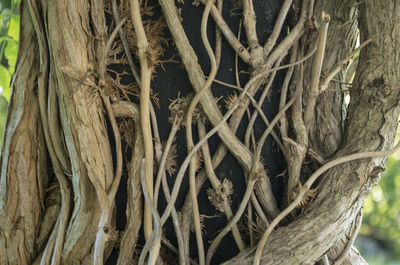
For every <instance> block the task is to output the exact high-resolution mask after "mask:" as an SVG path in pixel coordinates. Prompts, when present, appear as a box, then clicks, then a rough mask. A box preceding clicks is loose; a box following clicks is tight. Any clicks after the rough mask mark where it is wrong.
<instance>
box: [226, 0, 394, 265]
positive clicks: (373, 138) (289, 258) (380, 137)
mask: <svg viewBox="0 0 400 265" xmlns="http://www.w3.org/2000/svg"><path fill="white" fill-rule="evenodd" d="M377 10H379V11H382V12H377ZM399 13H400V8H399V5H398V3H397V1H373V0H371V1H368V0H367V1H364V2H363V3H362V4H361V10H360V33H361V42H362V41H364V40H366V39H368V38H374V39H375V41H374V43H373V44H371V45H369V46H367V47H366V48H365V50H363V51H362V52H361V57H360V62H359V67H358V70H357V74H356V77H355V83H354V84H353V87H352V89H351V102H350V108H349V116H348V119H347V120H346V127H345V134H344V137H343V140H342V143H341V145H340V147H339V148H340V149H339V151H338V152H337V154H336V155H335V156H336V157H340V156H343V155H346V154H351V153H355V152H360V151H367V150H385V149H389V148H390V147H392V145H393V141H394V136H395V131H396V128H397V117H398V115H399V96H400V94H399V85H398V84H399V81H400V68H399V65H398V63H397V62H398V59H393V57H395V58H398V53H397V52H396V49H398V47H399V45H400V41H399V38H397V36H398V34H400V31H399V28H398V26H397V25H398V23H399ZM385 160H386V158H384V157H382V158H376V159H364V160H362V161H355V162H351V163H346V164H344V165H342V166H338V167H335V168H333V169H331V170H329V171H328V172H327V173H326V174H325V176H324V178H323V181H321V183H319V185H318V190H319V194H318V196H317V198H316V199H315V201H314V202H312V204H310V205H309V206H308V207H307V208H306V210H305V212H304V213H303V214H302V215H301V216H300V217H299V218H298V219H296V220H295V221H293V222H292V223H290V224H289V225H287V226H284V227H281V228H279V229H277V230H276V231H275V232H274V233H273V234H272V235H271V237H270V239H269V240H268V243H267V245H266V248H265V249H264V252H263V257H262V264H313V263H314V262H316V261H317V260H318V259H319V258H320V257H321V256H322V255H323V254H324V253H326V252H327V251H328V250H329V249H330V248H331V247H332V246H333V245H334V244H335V242H336V241H337V240H338V239H339V238H341V236H342V235H343V234H344V233H346V231H347V229H348V228H349V227H350V226H351V223H352V222H353V220H354V218H355V216H356V215H357V213H358V212H359V211H360V209H361V207H362V203H363V202H364V199H365V197H366V196H367V195H368V193H369V192H370V190H371V189H372V187H373V186H375V185H376V184H377V183H378V181H379V178H380V174H378V175H371V172H372V171H373V169H376V168H379V167H383V166H384V164H385ZM332 213H334V214H332ZM310 250H312V251H310ZM226 264H252V256H251V251H248V252H247V253H243V255H240V256H238V257H236V258H235V259H233V260H230V261H228V262H227V263H226Z"/></svg>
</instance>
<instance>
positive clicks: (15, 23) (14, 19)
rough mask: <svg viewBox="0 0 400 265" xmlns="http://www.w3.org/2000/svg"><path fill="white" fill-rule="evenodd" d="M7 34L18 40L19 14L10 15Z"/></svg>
mask: <svg viewBox="0 0 400 265" xmlns="http://www.w3.org/2000/svg"><path fill="white" fill-rule="evenodd" d="M8 36H11V37H12V38H13V39H14V40H16V41H18V37H19V15H12V16H11V19H10V22H9V24H8Z"/></svg>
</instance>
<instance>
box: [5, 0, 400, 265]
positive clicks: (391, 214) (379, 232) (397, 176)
mask: <svg viewBox="0 0 400 265" xmlns="http://www.w3.org/2000/svg"><path fill="white" fill-rule="evenodd" d="M20 1H21V0H0V139H2V138H3V130H4V123H5V119H6V114H7V105H8V100H9V97H10V94H11V90H10V83H11V80H12V75H13V73H14V70H15V67H16V66H15V63H16V60H17V52H18V37H19V9H18V6H19V5H18V4H19V3H20ZM356 245H357V247H358V249H359V250H360V251H361V252H362V255H363V257H364V258H366V260H367V261H368V262H369V263H370V264H371V265H378V264H379V265H382V264H386V265H400V154H397V156H396V155H394V156H391V157H389V159H388V162H387V164H386V172H385V174H384V175H383V177H382V179H381V181H380V183H379V185H378V186H376V187H375V188H374V189H373V191H372V193H371V194H370V196H369V197H368V198H367V200H366V201H365V203H364V219H363V225H362V227H361V229H360V234H359V236H358V238H357V241H356Z"/></svg>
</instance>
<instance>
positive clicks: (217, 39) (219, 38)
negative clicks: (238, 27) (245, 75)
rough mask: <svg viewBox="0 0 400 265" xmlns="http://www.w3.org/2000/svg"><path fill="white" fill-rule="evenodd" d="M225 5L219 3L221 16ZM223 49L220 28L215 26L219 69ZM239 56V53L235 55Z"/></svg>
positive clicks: (216, 56)
mask: <svg viewBox="0 0 400 265" xmlns="http://www.w3.org/2000/svg"><path fill="white" fill-rule="evenodd" d="M223 4H224V0H218V1H217V9H218V12H219V14H220V15H221V16H222V7H223ZM221 48H222V37H221V31H220V30H219V29H218V26H217V25H215V63H216V64H217V68H219V63H220V62H221V50H222V49H221ZM235 56H237V53H235Z"/></svg>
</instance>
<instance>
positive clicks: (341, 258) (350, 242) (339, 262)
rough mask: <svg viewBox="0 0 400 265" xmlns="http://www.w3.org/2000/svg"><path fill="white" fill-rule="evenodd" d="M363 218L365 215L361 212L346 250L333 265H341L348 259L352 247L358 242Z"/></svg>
mask: <svg viewBox="0 0 400 265" xmlns="http://www.w3.org/2000/svg"><path fill="white" fill-rule="evenodd" d="M362 217H363V213H362V210H360V212H359V213H358V215H357V218H356V220H355V225H354V230H353V232H352V233H351V236H350V238H349V240H348V241H347V244H346V246H345V248H344V249H343V251H342V253H341V254H340V255H339V257H338V258H337V259H336V261H335V262H334V263H333V265H341V264H342V263H343V261H344V260H345V259H346V256H347V254H348V253H349V251H350V249H351V247H352V246H353V244H354V241H355V240H356V237H357V235H358V231H359V230H360V227H361V223H362Z"/></svg>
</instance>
